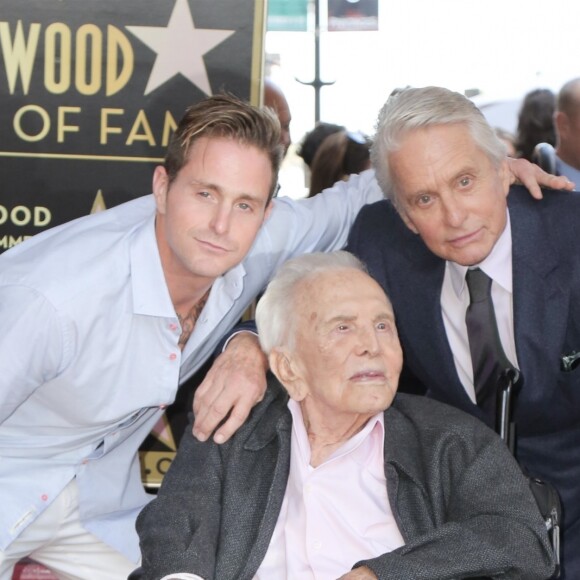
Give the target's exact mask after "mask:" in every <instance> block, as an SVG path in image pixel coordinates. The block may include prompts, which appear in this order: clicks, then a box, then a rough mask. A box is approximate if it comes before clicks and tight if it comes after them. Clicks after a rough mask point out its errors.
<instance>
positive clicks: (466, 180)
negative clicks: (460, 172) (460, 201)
mask: <svg viewBox="0 0 580 580" xmlns="http://www.w3.org/2000/svg"><path fill="white" fill-rule="evenodd" d="M470 183H471V177H462V178H461V179H460V180H459V185H460V186H461V187H467V186H468V185H469V184H470Z"/></svg>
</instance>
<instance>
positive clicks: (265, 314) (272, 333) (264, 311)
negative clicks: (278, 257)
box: [256, 251, 367, 354]
mask: <svg viewBox="0 0 580 580" xmlns="http://www.w3.org/2000/svg"><path fill="white" fill-rule="evenodd" d="M353 268H354V269H356V270H360V271H362V272H366V271H367V270H366V268H365V266H364V264H363V263H362V262H361V261H360V260H359V259H358V258H356V257H355V256H353V255H352V254H350V253H349V252H344V251H340V252H329V253H324V252H314V253H312V254H304V255H303V256H299V257H298V258H294V259H292V260H289V261H288V262H286V263H285V264H284V265H283V266H282V267H281V268H280V269H279V270H278V272H277V273H276V275H275V276H274V278H272V280H271V282H270V283H269V284H268V287H267V288H266V291H265V292H264V295H263V296H262V298H260V301H259V302H258V306H257V307H256V325H257V327H258V333H259V335H260V344H261V346H262V350H263V351H264V352H265V353H266V354H270V352H271V351H272V349H273V348H275V347H281V346H286V347H288V348H290V349H293V348H294V333H295V328H294V324H295V320H296V315H295V306H296V298H297V295H296V289H297V286H298V285H299V284H301V283H302V282H304V281H305V280H308V279H310V278H314V277H315V276H317V275H320V274H324V273H327V272H332V271H338V270H345V269H353Z"/></svg>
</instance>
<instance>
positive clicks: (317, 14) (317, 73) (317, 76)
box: [296, 0, 334, 123]
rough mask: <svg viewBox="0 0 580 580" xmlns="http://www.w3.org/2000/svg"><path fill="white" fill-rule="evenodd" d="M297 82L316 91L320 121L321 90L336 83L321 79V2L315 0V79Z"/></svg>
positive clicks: (318, 119) (315, 114)
mask: <svg viewBox="0 0 580 580" xmlns="http://www.w3.org/2000/svg"><path fill="white" fill-rule="evenodd" d="M296 80H297V81H298V82H299V83H301V84H303V85H308V86H311V87H312V88H313V89H314V122H315V123H318V121H320V89H321V88H322V87H324V86H326V85H333V84H334V81H331V82H324V81H323V80H322V79H321V78H320V0H314V79H313V80H311V81H309V82H306V81H301V80H300V79H299V78H296Z"/></svg>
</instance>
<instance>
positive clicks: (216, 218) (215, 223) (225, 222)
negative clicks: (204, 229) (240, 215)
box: [210, 203, 232, 234]
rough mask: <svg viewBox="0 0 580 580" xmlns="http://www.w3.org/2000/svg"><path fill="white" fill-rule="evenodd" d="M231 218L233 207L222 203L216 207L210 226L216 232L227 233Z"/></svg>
mask: <svg viewBox="0 0 580 580" xmlns="http://www.w3.org/2000/svg"><path fill="white" fill-rule="evenodd" d="M231 219H232V212H231V208H229V207H228V206H227V205H225V204H223V203H220V204H219V205H218V206H217V207H216V209H215V212H214V214H213V217H212V220H211V224H210V226H211V228H212V229H213V230H214V231H215V232H216V233H218V234H225V233H226V232H227V231H228V230H229V229H230V223H231Z"/></svg>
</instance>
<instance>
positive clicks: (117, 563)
mask: <svg viewBox="0 0 580 580" xmlns="http://www.w3.org/2000/svg"><path fill="white" fill-rule="evenodd" d="M25 556H30V557H31V558H33V559H34V560H36V561H37V562H39V563H40V564H43V565H44V566H46V567H47V568H49V569H50V570H51V571H52V572H53V573H54V574H55V575H56V576H57V577H58V578H61V579H62V580H127V576H128V575H129V574H130V573H131V572H132V571H133V570H134V569H135V568H137V566H138V563H135V562H131V561H130V560H128V559H127V558H126V557H125V556H123V555H122V554H120V553H119V552H117V551H116V550H114V549H113V548H111V547H109V546H107V545H106V544H105V543H103V542H102V541H101V540H99V539H98V538H97V537H96V536H94V535H93V534H91V533H90V532H87V530H85V529H84V528H83V527H82V525H81V522H80V515H79V501H78V489H77V485H76V480H74V479H73V480H72V481H71V482H70V483H69V484H68V485H67V486H66V487H65V488H64V489H63V490H62V493H60V494H59V496H58V497H57V498H56V499H55V500H54V501H53V502H52V504H51V505H50V506H49V507H48V508H47V509H46V510H45V511H44V512H43V513H42V514H41V515H40V516H39V517H38V518H37V519H36V520H35V521H34V522H33V523H32V524H30V525H29V526H28V527H27V528H26V529H25V530H24V531H23V532H22V534H20V536H18V538H16V540H14V542H12V543H11V544H10V545H9V546H8V548H7V549H6V551H5V552H3V551H2V550H0V580H11V578H12V572H13V569H14V566H15V565H16V563H17V562H18V561H19V560H20V559H21V558H24V557H25Z"/></svg>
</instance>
